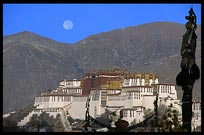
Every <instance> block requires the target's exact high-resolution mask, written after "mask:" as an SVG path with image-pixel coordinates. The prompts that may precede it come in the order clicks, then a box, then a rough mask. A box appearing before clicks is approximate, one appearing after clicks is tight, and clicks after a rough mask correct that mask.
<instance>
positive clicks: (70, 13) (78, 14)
mask: <svg viewBox="0 0 204 135" xmlns="http://www.w3.org/2000/svg"><path fill="white" fill-rule="evenodd" d="M190 7H193V9H194V11H195V13H196V15H197V23H198V24H201V4H3V35H4V36H5V35H10V34H14V33H17V32H21V31H30V32H34V33H36V34H39V35H42V36H45V37H48V38H52V39H54V40H56V41H59V42H65V43H75V42H78V41H80V40H82V39H84V38H86V37H88V36H90V35H93V34H98V33H101V32H107V31H111V30H114V29H118V28H126V27H129V26H136V25H139V24H144V23H150V22H157V21H169V22H177V23H182V24H185V23H186V20H185V18H184V17H185V16H186V15H188V11H189V9H190ZM65 20H71V21H72V22H73V27H71V25H69V23H68V24H67V25H65V28H66V29H65V28H64V27H63V22H64V21H65Z"/></svg>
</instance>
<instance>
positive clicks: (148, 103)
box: [142, 95, 156, 109]
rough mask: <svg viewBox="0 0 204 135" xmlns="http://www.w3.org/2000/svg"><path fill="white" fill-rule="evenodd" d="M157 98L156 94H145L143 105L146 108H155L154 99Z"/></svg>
mask: <svg viewBox="0 0 204 135" xmlns="http://www.w3.org/2000/svg"><path fill="white" fill-rule="evenodd" d="M155 100H156V96H151V95H150V96H143V101H142V106H143V107H145V109H154V101H155Z"/></svg>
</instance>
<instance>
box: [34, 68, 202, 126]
mask: <svg viewBox="0 0 204 135" xmlns="http://www.w3.org/2000/svg"><path fill="white" fill-rule="evenodd" d="M95 74H96V75H95ZM95 74H94V73H90V74H88V76H85V77H84V80H85V81H83V80H63V81H61V82H60V84H59V87H58V88H57V89H55V90H52V91H49V92H46V93H42V94H41V95H40V96H37V97H35V103H34V105H38V107H37V108H36V109H35V110H34V112H35V113H38V114H40V113H41V112H42V111H46V112H48V113H50V114H51V115H54V116H56V114H57V113H62V112H64V113H66V115H70V116H71V117H72V118H74V119H82V120H84V119H85V114H86V102H87V99H88V98H90V106H89V114H90V115H91V116H92V117H94V118H96V117H100V116H102V115H103V116H106V118H108V115H109V113H110V112H114V111H120V115H121V118H122V119H124V120H126V121H128V122H129V124H130V125H131V124H133V123H139V122H141V121H143V120H144V112H145V111H147V110H150V111H153V110H154V101H155V100H156V96H157V95H158V106H160V105H166V106H170V105H171V106H173V107H174V108H175V109H177V110H178V111H179V112H181V106H180V104H181V103H180V100H178V99H177V91H176V89H175V85H173V84H159V81H158V77H157V75H156V74H152V73H129V72H127V71H122V72H121V71H119V70H116V71H107V72H105V71H101V72H98V73H95ZM93 76H94V77H93ZM88 83H90V84H88ZM84 87H86V88H85V89H86V93H87V92H88V90H89V91H90V92H89V94H83V89H84ZM194 105H195V106H194V111H195V113H194V114H195V116H200V113H198V112H197V109H198V107H197V106H199V105H197V104H194ZM62 110H63V111H62ZM104 114H105V115H104ZM180 116H181V113H180ZM196 118H197V119H194V126H199V122H200V118H201V117H196Z"/></svg>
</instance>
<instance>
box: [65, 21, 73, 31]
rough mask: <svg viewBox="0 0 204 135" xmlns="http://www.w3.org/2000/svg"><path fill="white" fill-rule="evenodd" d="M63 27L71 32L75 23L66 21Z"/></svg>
mask: <svg viewBox="0 0 204 135" xmlns="http://www.w3.org/2000/svg"><path fill="white" fill-rule="evenodd" d="M63 27H64V29H65V30H71V29H72V28H73V22H72V21H71V20H65V21H64V22H63Z"/></svg>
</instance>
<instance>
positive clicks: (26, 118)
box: [17, 111, 33, 126]
mask: <svg viewBox="0 0 204 135" xmlns="http://www.w3.org/2000/svg"><path fill="white" fill-rule="evenodd" d="M32 116H33V111H31V112H29V114H28V115H27V116H26V117H24V118H23V119H22V120H21V121H20V122H18V124H17V126H23V125H25V124H26V123H28V122H29V121H30V118H31V117H32Z"/></svg>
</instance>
